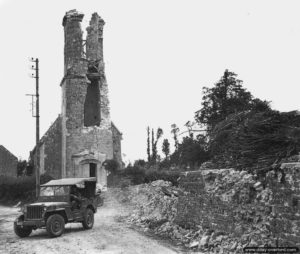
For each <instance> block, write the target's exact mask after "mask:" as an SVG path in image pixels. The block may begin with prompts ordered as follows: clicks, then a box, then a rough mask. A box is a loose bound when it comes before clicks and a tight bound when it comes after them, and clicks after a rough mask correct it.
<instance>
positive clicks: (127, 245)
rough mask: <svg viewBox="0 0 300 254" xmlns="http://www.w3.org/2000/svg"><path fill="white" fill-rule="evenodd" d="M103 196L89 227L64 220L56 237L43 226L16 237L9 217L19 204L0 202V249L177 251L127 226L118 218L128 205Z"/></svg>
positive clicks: (115, 253)
mask: <svg viewBox="0 0 300 254" xmlns="http://www.w3.org/2000/svg"><path fill="white" fill-rule="evenodd" d="M105 197H106V199H105V204H104V206H102V207H100V208H99V210H98V213H96V214H95V225H94V228H93V229H92V230H83V228H82V226H81V224H78V223H74V224H67V225H66V230H65V233H64V234H63V235H62V236H61V237H58V238H49V237H48V235H47V233H46V231H45V230H44V229H39V230H36V231H33V233H32V234H31V235H30V237H28V238H23V239H20V238H18V237H17V236H16V235H15V234H14V232H13V221H14V219H15V218H16V216H17V215H18V213H19V212H18V210H19V208H9V207H3V206H0V253H1V254H2V253H3V254H4V253H5V254H7V253H11V254H13V253H16V254H17V253H22V254H25V253H27V254H33V253H37V254H40V253H41V254H46V253H57V254H58V253H59V254H60V253H63V254H69V253H70V254H71V253H72V254H77V253H80V254H81V253H88V254H92V253H101V254H112V253H113V254H121V253H122V254H131V253H132V254H133V253H142V254H147V253H149V254H150V253H151V254H155V253H162V254H171V253H179V251H178V250H176V249H174V248H171V247H170V246H168V244H166V243H162V242H159V241H157V240H155V239H153V238H149V237H147V236H145V235H143V234H140V233H138V232H137V231H135V230H133V229H131V228H130V227H129V226H128V225H127V224H126V223H124V222H122V221H121V220H120V219H119V218H120V216H124V215H126V213H129V212H130V209H128V208H125V207H124V206H123V205H121V204H120V203H119V202H118V201H117V200H116V199H115V198H114V196H113V195H112V192H111V191H108V192H107V193H106V195H105Z"/></svg>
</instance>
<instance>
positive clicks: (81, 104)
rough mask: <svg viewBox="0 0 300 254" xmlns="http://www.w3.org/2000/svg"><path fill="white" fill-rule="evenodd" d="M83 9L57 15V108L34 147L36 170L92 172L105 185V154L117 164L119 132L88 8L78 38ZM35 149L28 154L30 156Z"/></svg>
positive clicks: (98, 22)
mask: <svg viewBox="0 0 300 254" xmlns="http://www.w3.org/2000/svg"><path fill="white" fill-rule="evenodd" d="M83 17H84V14H82V13H80V12H78V11H76V10H71V11H68V12H67V13H66V14H65V16H64V18H63V23H62V25H63V27H64V38H65V45H64V77H63V79H62V81H61V84H60V86H61V90H62V108H61V114H60V115H59V116H58V117H57V119H56V120H55V122H54V123H53V124H52V126H51V127H50V128H49V129H48V131H47V132H46V133H45V135H44V136H43V137H42V138H41V140H40V143H39V146H38V155H39V165H40V173H41V174H43V173H47V174H49V175H50V176H52V177H54V178H64V177H97V181H98V182H99V183H100V184H103V185H106V183H107V173H106V171H105V169H104V167H103V166H102V164H103V162H104V161H105V160H107V159H114V160H116V161H117V162H118V163H119V165H120V166H121V165H122V158H121V139H122V133H121V132H120V131H119V130H118V129H117V128H116V126H115V125H114V124H113V123H112V121H111V119H110V108H109V99H108V85H107V82H106V77H105V71H104V61H103V26H104V24H105V23H104V20H103V19H102V18H101V17H100V16H99V15H98V14H97V13H94V14H93V15H92V18H91V20H90V23H89V26H88V27H87V28H86V30H87V37H86V40H84V39H83V31H82V29H81V21H82V19H83ZM36 152H37V151H36V148H35V149H34V150H33V152H32V153H31V157H32V158H34V157H35V155H36Z"/></svg>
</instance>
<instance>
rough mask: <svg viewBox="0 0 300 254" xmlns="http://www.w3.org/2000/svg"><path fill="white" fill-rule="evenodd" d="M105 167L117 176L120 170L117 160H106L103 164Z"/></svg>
mask: <svg viewBox="0 0 300 254" xmlns="http://www.w3.org/2000/svg"><path fill="white" fill-rule="evenodd" d="M103 166H104V167H105V169H106V170H107V171H109V172H110V173H112V174H115V173H116V172H117V170H118V169H119V163H118V162H117V161H116V160H106V161H105V162H104V163H103Z"/></svg>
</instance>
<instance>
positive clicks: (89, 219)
mask: <svg viewBox="0 0 300 254" xmlns="http://www.w3.org/2000/svg"><path fill="white" fill-rule="evenodd" d="M93 225H94V212H93V211H92V210H91V209H90V208H87V209H86V210H85V213H84V216H83V222H82V226H83V228H84V229H91V228H92V227H93Z"/></svg>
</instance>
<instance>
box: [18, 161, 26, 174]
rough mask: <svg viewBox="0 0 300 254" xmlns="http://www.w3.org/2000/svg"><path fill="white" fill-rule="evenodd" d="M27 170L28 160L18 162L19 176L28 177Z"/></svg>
mask: <svg viewBox="0 0 300 254" xmlns="http://www.w3.org/2000/svg"><path fill="white" fill-rule="evenodd" d="M26 169H27V161H26V160H18V164H17V176H23V175H26Z"/></svg>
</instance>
